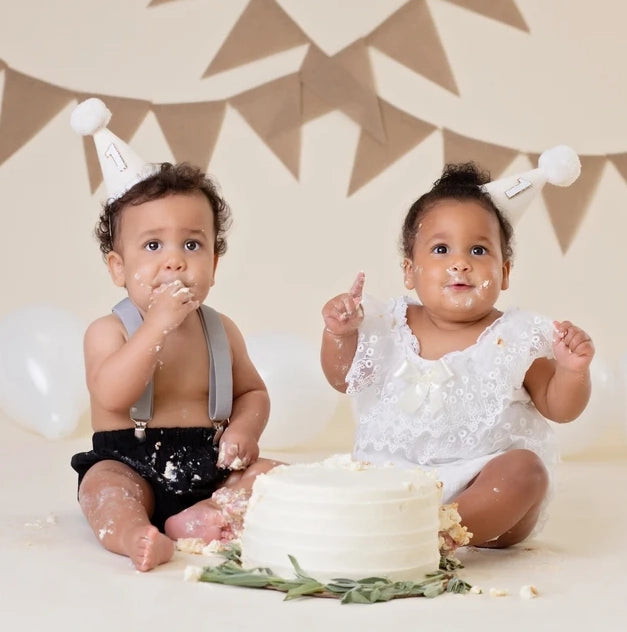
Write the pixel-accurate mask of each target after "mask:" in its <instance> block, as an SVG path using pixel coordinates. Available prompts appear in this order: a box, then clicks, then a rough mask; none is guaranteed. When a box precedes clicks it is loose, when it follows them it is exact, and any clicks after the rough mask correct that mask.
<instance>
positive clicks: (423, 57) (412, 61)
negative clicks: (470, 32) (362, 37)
mask: <svg viewBox="0 0 627 632" xmlns="http://www.w3.org/2000/svg"><path fill="white" fill-rule="evenodd" d="M366 42H367V44H368V45H369V46H372V47H374V48H376V49H377V50H380V51H381V52H382V53H384V54H385V55H387V56H388V57H391V58H392V59H394V60H396V61H397V62H399V63H400V64H403V66H407V68H409V69H410V70H413V71H414V72H416V73H418V74H419V75H423V76H424V77H426V78H427V79H429V80H431V81H433V82H434V83H436V84H437V85H439V86H442V87H443V88H445V89H446V90H449V91H450V92H452V93H453V94H459V90H458V89H457V84H456V83H455V78H454V77H453V72H452V70H451V67H450V65H449V63H448V59H447V57H446V52H445V51H444V46H443V45H442V41H441V40H440V35H439V34H438V31H437V29H436V26H435V22H434V21H433V18H432V17H431V12H430V11H429V7H428V6H427V3H426V0H410V2H408V3H407V4H404V5H403V6H402V7H401V8H400V9H399V10H398V11H396V13H393V14H392V15H391V16H390V17H389V18H388V19H387V20H386V21H385V22H383V23H382V24H381V25H380V26H379V27H377V28H376V29H375V30H374V31H372V33H370V35H368V36H367V37H366Z"/></svg>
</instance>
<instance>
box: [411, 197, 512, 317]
mask: <svg viewBox="0 0 627 632" xmlns="http://www.w3.org/2000/svg"><path fill="white" fill-rule="evenodd" d="M404 265H405V286H406V287H407V288H408V289H414V290H415V291H416V293H417V294H418V298H419V299H420V301H421V302H422V304H423V305H424V306H425V308H426V309H428V310H430V311H431V312H432V313H433V314H434V315H435V316H437V317H439V318H440V319H442V320H443V321H445V322H446V321H450V322H460V321H461V322H463V321H467V320H473V319H476V318H481V317H482V316H484V315H486V314H488V313H489V312H490V311H491V310H492V308H493V307H494V304H495V302H496V300H497V298H498V296H499V293H500V291H501V290H504V289H507V286H508V283H509V268H510V263H509V261H505V262H504V261H503V254H502V252H501V235H500V228H499V222H498V220H497V218H496V216H495V215H494V214H492V213H490V212H489V211H488V210H486V209H485V208H483V207H482V206H481V205H480V204H478V203H477V202H474V201H469V200H464V201H459V200H453V199H447V200H442V201H440V202H438V203H437V204H436V205H435V206H434V207H433V208H431V209H430V210H429V211H427V213H426V214H425V215H424V216H423V217H422V219H421V220H420V225H419V227H418V232H417V233H416V239H415V242H414V251H413V259H412V260H411V261H410V260H405V262H404Z"/></svg>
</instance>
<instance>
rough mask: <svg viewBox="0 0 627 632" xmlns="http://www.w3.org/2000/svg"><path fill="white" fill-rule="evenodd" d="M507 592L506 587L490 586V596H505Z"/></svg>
mask: <svg viewBox="0 0 627 632" xmlns="http://www.w3.org/2000/svg"><path fill="white" fill-rule="evenodd" d="M507 594H508V593H507V590H505V589H504V588H490V597H505V596H507Z"/></svg>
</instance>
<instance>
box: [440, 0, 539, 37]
mask: <svg viewBox="0 0 627 632" xmlns="http://www.w3.org/2000/svg"><path fill="white" fill-rule="evenodd" d="M446 1H447V2H450V3H451V4H456V5H457V6H459V7H463V8H464V9H468V10H469V11H474V12H475V13H479V14H480V15H483V16H485V17H487V18H492V19H493V20H497V21H498V22H502V23H503V24H508V25H509V26H513V27H514V28H516V29H520V30H521V31H526V32H527V33H528V32H529V27H528V26H527V23H526V22H525V18H523V16H522V14H521V12H520V11H519V9H518V7H517V6H516V3H515V2H514V0H496V1H495V0H446Z"/></svg>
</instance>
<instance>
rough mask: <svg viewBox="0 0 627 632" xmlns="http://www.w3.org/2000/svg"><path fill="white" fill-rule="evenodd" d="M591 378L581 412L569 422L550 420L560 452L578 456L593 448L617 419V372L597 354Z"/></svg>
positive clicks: (618, 404) (567, 455)
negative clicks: (552, 421)
mask: <svg viewBox="0 0 627 632" xmlns="http://www.w3.org/2000/svg"><path fill="white" fill-rule="evenodd" d="M590 381H591V384H592V392H591V395H590V401H589V402H588V405H587V406H586V409H585V410H584V411H583V413H581V415H580V416H579V417H578V418H577V419H575V420H574V421H571V422H570V423H565V424H556V423H554V424H552V426H553V428H554V429H555V434H556V435H557V441H558V445H559V450H560V454H561V455H562V456H565V457H569V456H581V455H583V454H584V453H585V452H586V451H588V450H590V449H591V448H594V447H595V446H596V445H597V444H598V443H599V440H600V439H601V438H602V435H603V433H604V432H605V431H606V430H607V429H608V426H609V425H610V424H611V423H614V422H615V421H616V419H617V416H618V410H619V406H620V402H619V390H618V385H617V380H616V376H615V374H614V372H613V370H612V368H611V367H610V365H609V364H608V363H607V362H606V361H605V360H603V359H602V358H600V357H599V356H598V355H596V356H595V357H594V358H593V360H592V363H591V364H590Z"/></svg>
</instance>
